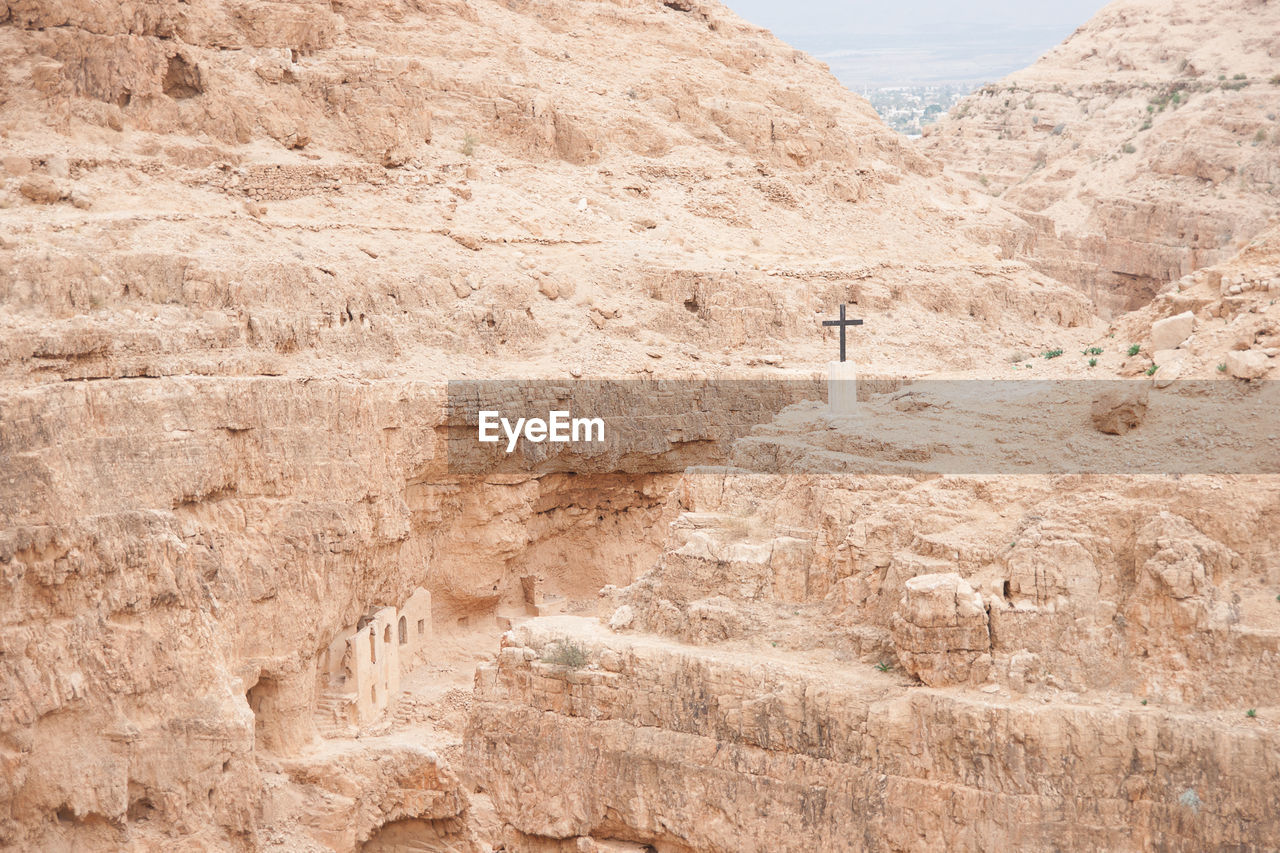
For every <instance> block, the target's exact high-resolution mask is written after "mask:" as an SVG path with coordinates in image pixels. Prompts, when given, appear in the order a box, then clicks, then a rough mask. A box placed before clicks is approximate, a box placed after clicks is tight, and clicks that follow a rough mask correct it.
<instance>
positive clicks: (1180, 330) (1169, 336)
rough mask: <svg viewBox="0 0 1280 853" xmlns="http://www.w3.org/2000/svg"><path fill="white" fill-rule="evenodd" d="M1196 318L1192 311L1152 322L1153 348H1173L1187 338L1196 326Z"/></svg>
mask: <svg viewBox="0 0 1280 853" xmlns="http://www.w3.org/2000/svg"><path fill="white" fill-rule="evenodd" d="M1195 323H1196V318H1195V315H1194V314H1192V313H1191V312H1190V311H1183V312H1182V313H1181V314H1175V315H1174V316H1172V317H1166V318H1164V319H1163V320H1157V321H1156V322H1154V323H1152V324H1151V348H1152V349H1153V350H1162V349H1173V348H1174V347H1176V346H1178V345H1179V344H1181V343H1182V342H1183V341H1185V340H1186V339H1187V338H1189V337H1191V332H1192V331H1193V330H1194V328H1195Z"/></svg>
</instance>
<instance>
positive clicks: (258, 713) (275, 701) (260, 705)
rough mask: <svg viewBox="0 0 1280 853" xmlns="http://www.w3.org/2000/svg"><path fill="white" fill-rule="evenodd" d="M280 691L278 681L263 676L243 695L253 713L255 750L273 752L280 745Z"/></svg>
mask: <svg viewBox="0 0 1280 853" xmlns="http://www.w3.org/2000/svg"><path fill="white" fill-rule="evenodd" d="M280 697H281V691H280V682H279V680H278V679H276V678H273V677H271V676H267V675H264V676H262V677H260V678H259V679H258V681H257V683H256V684H254V685H253V686H252V687H250V688H249V689H248V691H247V692H246V693H245V699H246V700H247V701H248V703H249V710H250V711H252V712H253V720H254V722H253V742H254V747H255V748H256V749H263V750H267V751H269V752H272V751H275V750H276V749H277V748H278V747H279V746H280V745H281V741H280V711H281V701H280Z"/></svg>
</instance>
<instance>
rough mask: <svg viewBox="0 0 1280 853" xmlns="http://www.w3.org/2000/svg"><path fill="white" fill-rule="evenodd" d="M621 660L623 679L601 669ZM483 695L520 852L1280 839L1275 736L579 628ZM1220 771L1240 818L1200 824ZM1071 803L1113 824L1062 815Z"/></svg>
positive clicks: (476, 736) (539, 634)
mask: <svg viewBox="0 0 1280 853" xmlns="http://www.w3.org/2000/svg"><path fill="white" fill-rule="evenodd" d="M565 632H569V633H571V634H573V635H574V636H577V637H578V638H579V639H581V640H582V641H583V642H585V643H588V644H590V645H591V647H592V664H589V665H588V666H587V667H585V668H584V669H581V670H577V671H566V670H564V669H563V668H556V667H551V666H548V665H546V664H544V663H542V662H541V661H540V654H541V652H540V649H541V647H542V646H543V645H544V644H546V643H549V642H552V638H553V637H555V636H557V635H563V634H564V633H565ZM606 655H612V656H613V659H614V660H615V662H617V665H616V666H615V667H614V668H611V669H610V670H606V669H604V668H603V667H596V666H594V665H593V664H594V663H595V661H597V660H602V659H603V658H604V656H606ZM476 678H477V680H476V690H477V704H476V707H475V712H474V714H473V716H472V719H471V724H470V727H469V729H468V733H467V749H468V752H469V754H470V755H471V756H472V760H473V761H474V762H475V764H476V766H477V767H478V768H482V770H481V772H482V773H483V774H484V775H483V778H484V779H485V785H486V787H487V788H488V790H489V791H490V794H491V796H492V797H493V801H494V805H495V808H496V809H497V810H498V812H499V814H500V815H502V817H503V818H504V819H505V820H506V821H507V822H508V823H509V825H510V827H511V829H512V830H513V831H512V833H511V835H510V837H511V838H512V839H513V842H514V843H513V846H514V849H518V850H529V851H534V850H548V849H561V850H563V849H569V850H572V849H575V846H574V845H576V844H578V843H579V841H581V842H583V844H584V846H585V847H586V849H591V847H590V846H588V845H590V844H593V843H594V841H593V839H595V838H599V839H612V840H617V841H627V842H633V843H647V844H653V845H654V846H656V847H657V848H658V849H671V850H681V851H684V850H699V851H716V853H720V852H721V851H723V853H730V851H744V850H752V851H765V850H780V851H810V850H843V849H848V845H849V842H850V839H851V838H856V839H858V844H859V845H860V846H866V847H867V848H868V849H903V850H930V849H937V848H938V847H940V846H942V847H947V848H951V849H957V848H965V849H992V848H1000V847H1018V846H1021V847H1053V846H1073V847H1079V846H1085V847H1095V846H1096V847H1102V848H1107V849H1116V850H1138V849H1141V848H1142V846H1144V844H1147V843H1154V844H1161V843H1163V844H1171V845H1186V846H1189V847H1194V846H1196V845H1206V844H1207V845H1209V846H1213V845H1215V844H1220V843H1225V844H1240V843H1244V844H1249V843H1260V844H1265V843H1266V842H1265V840H1264V839H1266V838H1268V837H1269V834H1270V833H1274V832H1276V831H1277V826H1276V818H1275V816H1274V814H1273V813H1272V811H1271V810H1270V809H1268V808H1266V806H1265V805H1264V803H1265V802H1266V798H1267V796H1269V795H1268V794H1267V793H1265V792H1263V791H1261V790H1259V788H1258V786H1257V784H1256V779H1257V778H1260V777H1262V778H1267V777H1269V775H1270V774H1271V773H1273V772H1274V769H1273V768H1271V767H1270V766H1269V761H1270V759H1269V758H1268V751H1269V750H1274V749H1276V748H1277V746H1280V742H1277V739H1276V738H1277V735H1276V733H1275V732H1274V730H1272V729H1266V730H1261V729H1257V728H1253V729H1248V728H1245V727H1243V726H1236V727H1231V728H1230V729H1228V730H1226V731H1221V732H1217V733H1214V732H1211V731H1209V730H1208V729H1207V727H1206V723H1207V718H1206V717H1197V716H1195V715H1187V714H1184V713H1170V712H1166V711H1163V710H1159V709H1154V708H1151V707H1143V706H1140V705H1138V704H1137V703H1127V704H1126V705H1124V706H1123V707H1119V708H1118V707H1114V706H1111V707H1106V708H1088V707H1080V706H1078V705H1076V706H1072V707H1063V706H1057V705H1043V704H1041V703H1039V702H1035V703H1010V702H1007V701H1002V702H999V703H998V704H988V702H986V701H984V699H983V697H984V695H985V694H982V693H964V692H956V691H935V690H926V689H911V688H909V687H907V686H905V685H903V684H900V683H898V684H894V683H891V681H892V680H891V679H889V678H888V677H884V680H883V681H880V680H877V679H876V678H875V677H868V676H867V675H864V674H862V673H861V672H860V673H859V674H858V675H853V674H852V673H850V672H847V671H844V670H841V669H839V668H834V669H833V668H830V667H823V668H815V667H812V666H805V665H797V664H789V663H786V662H784V661H767V660H763V659H760V658H757V659H755V660H748V659H745V658H744V657H743V656H741V655H736V654H732V653H730V652H719V651H715V650H705V649H704V650H701V651H698V652H697V653H696V654H695V653H694V651H693V647H688V646H680V645H678V644H672V643H670V642H666V641H662V640H658V639H654V638H633V637H630V636H627V637H622V636H618V635H612V636H611V635H607V633H602V632H601V629H600V628H598V627H597V626H594V625H592V624H590V623H587V624H582V623H581V622H579V623H578V624H574V622H573V621H566V620H563V619H562V620H558V621H552V620H539V622H538V623H531V624H530V625H529V626H527V627H524V628H522V629H520V630H518V631H516V632H514V633H513V634H511V635H509V636H508V637H507V638H506V639H505V640H504V647H503V650H502V652H501V653H500V655H499V657H498V660H497V662H496V664H494V665H486V666H483V667H481V669H480V670H479V671H478V673H477V677H476ZM1168 743H1177V744H1178V747H1177V749H1176V750H1174V751H1172V752H1170V751H1169V750H1168V749H1167V748H1165V747H1164V746H1163V745H1164V744H1168ZM1135 766H1137V767H1139V768H1141V772H1138V773H1134V772H1132V768H1133V767H1135ZM1083 767H1088V768H1089V772H1083V771H1082V769H1081V768H1083ZM1205 772H1212V773H1213V774H1214V776H1213V778H1214V780H1215V781H1214V783H1213V784H1212V788H1213V790H1214V791H1215V792H1216V794H1215V796H1217V797H1218V800H1219V801H1220V802H1223V803H1230V804H1231V805H1230V806H1229V807H1228V808H1229V811H1228V812H1227V813H1220V812H1210V811H1208V810H1207V809H1206V810H1201V809H1196V808H1193V807H1192V806H1193V804H1198V803H1199V802H1202V801H1203V798H1204V796H1205V794H1206V793H1207V792H1208V786H1206V785H1204V784H1201V783H1198V782H1194V781H1192V780H1193V779H1201V778H1203V777H1201V776H1198V775H1197V774H1200V773H1205ZM548 778H554V779H555V780H556V784H555V785H554V786H553V788H552V789H550V790H548V788H547V786H546V785H545V781H544V780H546V779H548ZM1116 779H1123V780H1128V781H1125V782H1122V783H1121V784H1120V786H1119V788H1117V785H1116ZM1064 792H1069V793H1067V794H1066V796H1069V797H1070V798H1071V800H1072V801H1073V802H1076V803H1080V804H1087V805H1082V806H1081V809H1082V811H1086V812H1089V813H1093V812H1094V811H1105V812H1106V813H1107V814H1109V815H1112V816H1113V817H1112V818H1111V819H1108V820H1107V821H1082V820H1078V819H1077V818H1076V816H1075V812H1074V811H1069V812H1068V813H1063V811H1062V810H1061V809H1060V808H1059V805H1060V804H1061V802H1062V799H1061V798H1062V797H1063V796H1064ZM1188 792H1190V794H1188ZM1192 797H1195V798H1196V799H1195V800H1194V801H1193V800H1192ZM956 798H960V799H962V800H963V801H964V807H963V808H955V807H952V806H951V805H949V804H952V803H954V801H955V799H956ZM975 811H979V812H980V813H981V814H982V815H983V816H984V819H983V820H982V821H974V820H973V819H972V816H973V814H974V812H975ZM712 814H713V815H714V819H711V818H710V817H709V815H712ZM557 843H559V844H563V845H564V846H562V847H557V846H555V845H556V844H557ZM578 849H580V848H578ZM605 849H608V848H605Z"/></svg>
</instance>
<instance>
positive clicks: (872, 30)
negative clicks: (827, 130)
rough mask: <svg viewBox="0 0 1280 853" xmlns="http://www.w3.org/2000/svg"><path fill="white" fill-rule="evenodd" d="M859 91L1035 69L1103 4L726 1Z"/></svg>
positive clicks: (1093, 0)
mask: <svg viewBox="0 0 1280 853" xmlns="http://www.w3.org/2000/svg"><path fill="white" fill-rule="evenodd" d="M726 2H727V4H728V6H729V7H730V8H731V9H733V10H734V11H735V12H737V13H738V14H739V15H741V16H742V17H744V18H746V19H747V20H748V21H751V22H752V23H754V24H758V25H760V26H762V27H766V28H768V29H770V30H772V31H773V33H774V35H776V36H778V37H779V38H781V39H783V40H784V41H786V42H789V43H790V44H792V45H794V46H796V47H798V48H800V49H801V50H804V51H807V52H809V53H811V54H813V55H814V56H817V57H818V58H819V59H821V60H823V61H824V62H827V63H829V64H830V65H831V69H832V71H834V72H835V74H836V76H837V77H839V78H840V79H841V80H842V81H843V82H844V83H845V85H847V86H849V87H850V88H853V89H861V88H862V87H863V86H887V85H899V84H907V83H930V82H959V81H983V80H995V79H997V78H999V77H1003V76H1004V75H1005V74H1008V73H1009V72H1011V71H1016V70H1017V69H1019V68H1022V67H1024V66H1026V65H1030V64H1031V63H1032V62H1034V61H1035V60H1036V59H1037V58H1038V57H1039V56H1040V55H1041V54H1043V53H1044V52H1045V51H1046V50H1048V49H1049V48H1051V47H1053V46H1054V45H1055V44H1057V43H1058V42H1060V41H1062V40H1063V39H1064V38H1066V37H1067V36H1068V35H1070V34H1071V32H1072V31H1074V30H1075V28H1076V27H1078V26H1080V25H1081V24H1083V23H1084V22H1085V21H1087V20H1088V19H1089V18H1090V17H1092V16H1093V14H1094V13H1095V12H1096V11H1097V10H1098V9H1100V8H1102V7H1103V6H1104V5H1106V4H1105V3H1104V2H1102V0H1054V2H1051V3H1045V2H1038V1H1037V0H958V2H957V0H876V2H870V0H786V2H782V0H726Z"/></svg>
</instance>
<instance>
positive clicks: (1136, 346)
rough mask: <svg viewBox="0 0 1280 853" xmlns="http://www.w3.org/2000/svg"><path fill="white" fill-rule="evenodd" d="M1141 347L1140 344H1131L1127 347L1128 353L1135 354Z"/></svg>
mask: <svg viewBox="0 0 1280 853" xmlns="http://www.w3.org/2000/svg"><path fill="white" fill-rule="evenodd" d="M1141 349H1142V344H1132V345H1131V346H1130V347H1129V355H1137V354H1138V351H1139V350H1141Z"/></svg>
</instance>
